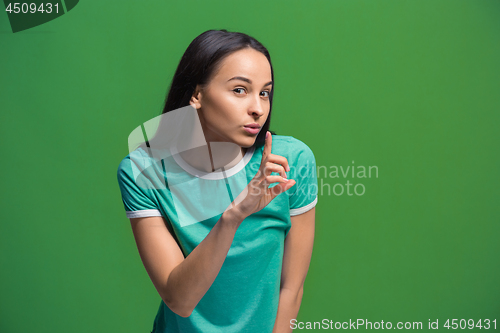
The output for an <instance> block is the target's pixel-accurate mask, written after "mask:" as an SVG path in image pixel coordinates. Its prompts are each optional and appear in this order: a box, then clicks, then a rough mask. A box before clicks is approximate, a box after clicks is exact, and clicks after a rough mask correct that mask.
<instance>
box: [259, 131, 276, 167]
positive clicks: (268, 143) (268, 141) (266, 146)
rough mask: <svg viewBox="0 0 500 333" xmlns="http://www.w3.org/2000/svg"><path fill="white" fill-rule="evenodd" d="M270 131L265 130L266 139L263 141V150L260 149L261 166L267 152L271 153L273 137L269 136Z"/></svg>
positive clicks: (265, 159) (267, 154)
mask: <svg viewBox="0 0 500 333" xmlns="http://www.w3.org/2000/svg"><path fill="white" fill-rule="evenodd" d="M271 137H272V135H271V132H269V131H267V132H266V141H265V143H264V150H263V151H262V161H261V164H260V165H261V166H262V165H263V164H265V163H264V162H266V161H267V158H268V156H269V154H271V147H272V144H273V139H272V138H271Z"/></svg>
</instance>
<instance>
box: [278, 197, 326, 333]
mask: <svg viewBox="0 0 500 333" xmlns="http://www.w3.org/2000/svg"><path fill="white" fill-rule="evenodd" d="M315 214H316V208H315V207H314V208H312V209H311V210H309V211H307V212H305V213H304V214H300V215H296V216H291V217H290V219H291V222H292V226H291V227H290V230H289V231H288V235H287V236H286V238H285V250H284V254H283V267H282V271H281V287H280V299H279V305H278V314H277V316H276V321H275V323H274V329H273V333H282V332H283V333H284V332H287V333H288V332H292V329H291V328H290V320H292V319H296V318H297V314H298V313H299V308H300V303H301V302H302V293H303V286H304V281H305V279H306V275H307V271H308V270H309V263H310V262H311V255H312V250H313V242H314V222H315Z"/></svg>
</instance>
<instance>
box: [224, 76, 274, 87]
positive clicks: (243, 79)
mask: <svg viewBox="0 0 500 333" xmlns="http://www.w3.org/2000/svg"><path fill="white" fill-rule="evenodd" d="M231 80H241V81H245V82H248V83H250V84H252V81H251V80H250V79H247V78H246V77H243V76H235V77H232V78H230V79H229V80H227V81H228V82H229V81H231ZM271 84H273V81H269V82H268V83H266V84H265V85H264V87H266V86H269V85H271Z"/></svg>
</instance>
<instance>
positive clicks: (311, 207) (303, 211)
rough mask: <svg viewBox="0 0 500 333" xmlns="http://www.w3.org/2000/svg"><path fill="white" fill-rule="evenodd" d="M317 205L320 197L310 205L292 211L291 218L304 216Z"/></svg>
mask: <svg viewBox="0 0 500 333" xmlns="http://www.w3.org/2000/svg"><path fill="white" fill-rule="evenodd" d="M317 203H318V196H316V198H314V201H313V202H311V203H310V204H308V205H306V206H304V207H300V208H294V209H290V216H295V215H300V214H304V213H305V212H307V211H309V210H311V209H313V207H314V206H316V204H317Z"/></svg>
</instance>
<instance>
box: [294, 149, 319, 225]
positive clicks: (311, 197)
mask: <svg viewBox="0 0 500 333" xmlns="http://www.w3.org/2000/svg"><path fill="white" fill-rule="evenodd" d="M295 151H296V154H294V160H295V165H292V163H293V161H289V163H290V173H291V175H290V176H291V178H292V179H293V180H295V181H296V184H295V185H294V186H293V187H292V188H291V189H290V190H292V189H293V188H295V190H294V191H293V192H291V195H290V197H289V200H290V216H295V215H300V214H303V213H305V212H307V211H309V210H311V209H312V208H313V207H314V206H316V203H317V202H318V178H317V175H316V159H315V157H314V154H313V152H312V150H311V149H310V148H309V147H308V146H307V145H306V144H305V143H303V142H301V141H299V140H297V147H296V150H295Z"/></svg>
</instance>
